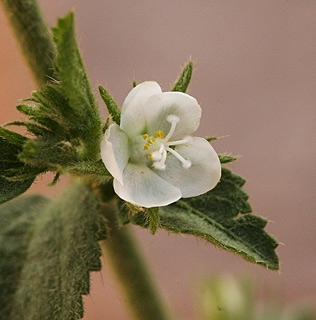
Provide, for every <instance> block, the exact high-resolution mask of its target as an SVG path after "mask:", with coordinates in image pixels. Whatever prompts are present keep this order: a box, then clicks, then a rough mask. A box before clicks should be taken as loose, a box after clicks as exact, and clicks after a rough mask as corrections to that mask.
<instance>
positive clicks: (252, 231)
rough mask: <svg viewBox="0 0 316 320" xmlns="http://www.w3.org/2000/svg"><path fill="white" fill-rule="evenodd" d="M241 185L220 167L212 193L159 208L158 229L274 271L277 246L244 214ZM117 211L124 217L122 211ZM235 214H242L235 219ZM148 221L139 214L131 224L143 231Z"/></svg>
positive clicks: (255, 218)
mask: <svg viewBox="0 0 316 320" xmlns="http://www.w3.org/2000/svg"><path fill="white" fill-rule="evenodd" d="M244 183H245V180H244V179H243V178H241V177H240V176H237V175H234V174H232V173H231V171H229V170H228V169H225V168H223V169H222V177H221V181H220V183H219V184H218V185H217V186H216V187H215V188H214V189H213V190H211V191H209V192H207V193H206V194H204V195H201V196H199V197H194V198H183V199H181V200H179V201H177V202H176V203H174V204H171V205H169V206H166V207H161V208H160V210H159V218H160V220H159V226H160V227H161V228H164V229H166V230H168V231H171V232H175V233H180V234H191V235H194V236H196V237H199V238H202V239H205V240H207V241H208V242H211V243H213V244H215V245H217V246H219V247H221V248H223V249H226V250H228V251H232V252H234V253H237V254H239V255H241V256H242V257H244V258H245V259H246V260H248V261H250V262H253V263H257V264H260V265H263V266H266V267H267V268H268V269H271V270H278V269H279V261H278V257H277V255H276V253H275V251H274V250H275V248H276V247H277V245H278V243H277V241H276V240H274V239H273V238H272V237H271V236H269V235H268V234H267V233H266V232H265V231H264V230H263V229H264V227H265V226H266V223H267V221H266V220H265V219H263V218H261V217H259V216H254V215H251V214H246V213H250V212H251V207H250V204H249V203H248V202H247V199H248V195H247V194H246V192H245V191H243V189H242V186H243V185H244ZM121 212H123V214H124V215H127V213H126V210H125V212H124V211H123V210H121ZM239 214H246V215H242V216H240V217H238V215H239ZM121 220H122V221H124V219H123V218H122V219H121ZM148 220H149V219H148V215H147V213H145V214H144V213H143V212H142V211H140V212H139V213H137V214H135V215H134V216H133V217H132V218H131V221H132V222H133V223H135V224H138V225H141V226H143V227H146V228H149V227H150V225H149V221H148ZM125 221H126V218H125Z"/></svg>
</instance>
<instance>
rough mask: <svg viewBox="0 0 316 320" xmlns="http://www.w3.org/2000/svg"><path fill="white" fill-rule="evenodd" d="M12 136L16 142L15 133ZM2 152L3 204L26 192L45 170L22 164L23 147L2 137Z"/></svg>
mask: <svg viewBox="0 0 316 320" xmlns="http://www.w3.org/2000/svg"><path fill="white" fill-rule="evenodd" d="M4 130H5V129H4ZM6 131H8V130H6ZM8 132H10V131H8ZM12 134H13V137H14V139H12V141H15V140H16V138H15V136H14V134H15V133H14V132H12ZM18 136H19V135H18ZM18 136H17V137H18ZM21 137H22V136H21ZM18 140H19V137H18ZM0 150H1V152H0V203H3V202H6V201H8V200H11V199H13V198H15V197H17V196H19V195H20V194H22V193H23V192H25V191H26V190H27V189H28V188H29V187H30V186H31V184H32V183H33V181H34V179H35V177H36V176H37V175H38V174H39V173H40V172H42V171H43V170H42V169H40V168H35V167H31V166H29V165H25V164H24V163H23V162H21V161H20V160H19V159H18V154H19V152H20V151H21V150H22V149H21V147H20V146H18V145H16V144H13V143H11V142H10V141H8V140H7V139H4V138H2V137H0ZM25 174H27V176H25Z"/></svg>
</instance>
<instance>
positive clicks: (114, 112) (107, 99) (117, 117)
mask: <svg viewBox="0 0 316 320" xmlns="http://www.w3.org/2000/svg"><path fill="white" fill-rule="evenodd" d="M99 92H100V95H101V98H102V100H103V101H104V103H105V105H106V107H107V108H108V111H109V114H110V115H111V116H112V119H113V121H114V122H115V123H116V124H118V125H120V122H121V110H120V108H119V107H118V105H117V103H116V102H115V101H114V99H113V98H112V96H111V95H110V93H109V92H108V91H107V90H105V89H104V88H103V87H102V86H99Z"/></svg>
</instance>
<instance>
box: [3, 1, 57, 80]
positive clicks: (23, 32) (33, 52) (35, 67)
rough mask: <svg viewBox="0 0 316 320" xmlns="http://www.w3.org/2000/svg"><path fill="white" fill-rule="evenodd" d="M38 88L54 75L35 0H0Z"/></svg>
mask: <svg viewBox="0 0 316 320" xmlns="http://www.w3.org/2000/svg"><path fill="white" fill-rule="evenodd" d="M1 3H2V5H3V8H4V10H5V12H6V15H7V17H8V19H9V22H10V24H11V27H12V28H13V31H14V33H15V36H16V38H17V40H18V43H19V45H20V47H21V49H22V52H23V55H24V57H25V59H26V62H27V64H28V66H29V67H30V70H31V71H32V74H33V78H34V80H35V82H36V83H37V85H38V86H41V85H43V84H44V83H45V82H46V81H47V80H48V77H53V76H54V71H53V66H52V61H53V59H54V56H55V46H54V43H53V41H52V38H51V34H50V30H49V27H48V25H47V24H46V22H45V20H44V19H43V17H42V15H41V12H40V9H39V7H38V5H37V1H36V0H1Z"/></svg>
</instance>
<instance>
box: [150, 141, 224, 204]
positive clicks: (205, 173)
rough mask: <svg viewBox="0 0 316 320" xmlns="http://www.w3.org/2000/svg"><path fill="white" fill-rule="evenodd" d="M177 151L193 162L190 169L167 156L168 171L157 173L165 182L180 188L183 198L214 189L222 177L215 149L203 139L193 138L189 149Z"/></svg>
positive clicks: (178, 148) (184, 147)
mask: <svg viewBox="0 0 316 320" xmlns="http://www.w3.org/2000/svg"><path fill="white" fill-rule="evenodd" d="M175 150H176V151H177V152H178V153H180V154H181V155H182V157H184V158H185V159H186V160H190V161H191V162H192V166H191V167H190V168H188V169H185V168H183V166H182V164H181V162H180V161H179V160H178V159H177V158H176V157H175V156H173V155H172V154H169V155H168V156H167V161H166V170H164V171H158V170H157V171H155V172H157V174H158V175H159V176H161V177H162V178H163V179H164V180H166V181H168V182H170V183H171V184H173V185H174V186H175V187H178V188H179V189H180V190H181V192H182V197H183V198H188V197H195V196H198V195H200V194H203V193H205V192H207V191H209V190H211V189H213V188H214V187H215V186H216V184H217V183H218V181H219V179H220V177H221V164H220V162H219V158H218V156H217V154H216V152H215V150H214V149H213V147H212V146H211V145H210V144H209V142H207V141H206V140H205V139H203V138H193V143H192V144H191V145H188V146H187V147H186V146H184V145H181V146H177V147H176V148H175Z"/></svg>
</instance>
